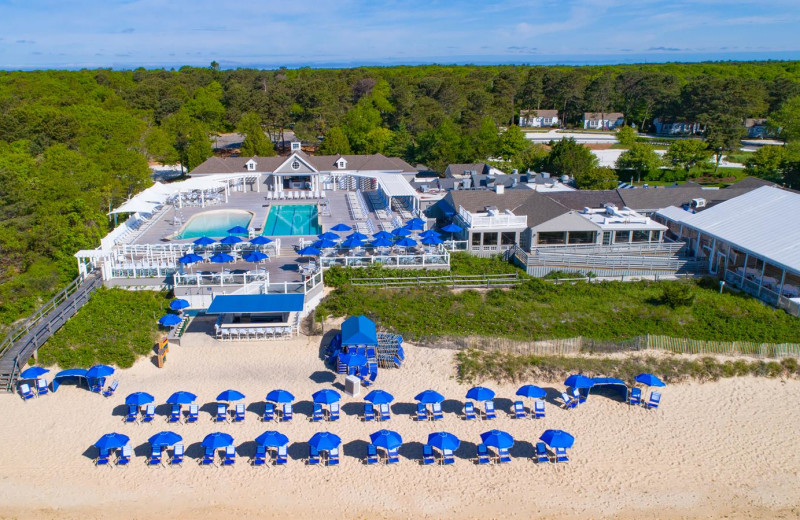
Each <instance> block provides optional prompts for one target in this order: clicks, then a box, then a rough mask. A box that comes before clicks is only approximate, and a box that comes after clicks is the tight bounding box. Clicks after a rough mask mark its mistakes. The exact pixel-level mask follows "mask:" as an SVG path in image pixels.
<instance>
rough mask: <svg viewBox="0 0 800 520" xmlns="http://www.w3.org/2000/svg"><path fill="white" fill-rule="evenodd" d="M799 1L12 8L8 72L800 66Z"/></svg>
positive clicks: (315, 0) (146, 0) (2, 19)
mask: <svg viewBox="0 0 800 520" xmlns="http://www.w3.org/2000/svg"><path fill="white" fill-rule="evenodd" d="M798 30H800V0H770V1H769V2H763V3H761V2H753V1H752V0H748V1H743V0H501V1H496V0H479V1H475V0H453V1H438V0H402V1H380V0H334V1H328V0H311V1H305V2H299V1H296V0H295V1H286V0H283V1H275V0H251V1H238V0H216V1H210V0H191V1H189V0H102V1H95V0H66V1H65V0H59V1H52V0H0V69H39V68H63V69H74V68H84V67H85V68H95V67H113V68H119V69H130V68H136V67H140V66H142V67H167V68H170V67H180V66H182V65H195V66H207V65H208V64H209V63H210V62H211V61H212V60H215V61H217V62H218V63H220V65H221V66H222V67H223V68H235V67H247V66H250V67H264V68H275V67H280V66H287V67H300V66H311V67H325V66H330V67H342V66H348V67H349V66H359V65H394V64H410V65H413V64H420V63H448V64H450V63H455V64H467V63H473V64H505V63H517V64H555V63H564V64H597V63H635V62H636V63H638V62H664V61H700V60H730V59H800V37H798V34H797V33H798V32H800V31H798Z"/></svg>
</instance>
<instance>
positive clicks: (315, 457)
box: [307, 446, 320, 466]
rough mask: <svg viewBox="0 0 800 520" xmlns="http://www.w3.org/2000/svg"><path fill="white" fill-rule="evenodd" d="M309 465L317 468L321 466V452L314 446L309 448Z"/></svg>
mask: <svg viewBox="0 0 800 520" xmlns="http://www.w3.org/2000/svg"><path fill="white" fill-rule="evenodd" d="M307 462H308V465H309V466H317V465H319V462H320V459H319V450H318V449H317V448H315V447H314V446H309V448H308V461H307Z"/></svg>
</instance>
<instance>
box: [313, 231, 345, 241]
mask: <svg viewBox="0 0 800 520" xmlns="http://www.w3.org/2000/svg"><path fill="white" fill-rule="evenodd" d="M317 238H318V239H320V240H339V239H340V238H342V237H340V236H339V235H337V234H336V233H331V232H330V231H326V232H324V233H322V234H321V235H317Z"/></svg>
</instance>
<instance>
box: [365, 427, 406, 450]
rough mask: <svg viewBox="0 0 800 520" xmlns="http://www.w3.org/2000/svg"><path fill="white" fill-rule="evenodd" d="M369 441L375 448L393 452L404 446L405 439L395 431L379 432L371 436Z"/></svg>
mask: <svg viewBox="0 0 800 520" xmlns="http://www.w3.org/2000/svg"><path fill="white" fill-rule="evenodd" d="M369 440H370V441H372V444H374V445H375V446H378V447H379V448H386V449H387V450H393V449H395V448H399V447H400V446H402V445H403V438H402V437H401V436H400V434H399V433H397V432H396V431H393V430H378V431H376V432H375V433H373V434H372V435H370V436H369Z"/></svg>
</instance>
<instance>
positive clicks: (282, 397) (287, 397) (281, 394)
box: [267, 389, 294, 403]
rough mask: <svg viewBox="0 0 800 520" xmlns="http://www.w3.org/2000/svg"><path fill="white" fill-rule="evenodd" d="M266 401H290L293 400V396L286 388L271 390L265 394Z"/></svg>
mask: <svg viewBox="0 0 800 520" xmlns="http://www.w3.org/2000/svg"><path fill="white" fill-rule="evenodd" d="M267 401H272V402H273V403H291V402H292V401H294V396H293V395H292V394H290V393H289V392H287V391H286V390H280V389H278V390H272V391H270V393H268V394H267Z"/></svg>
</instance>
